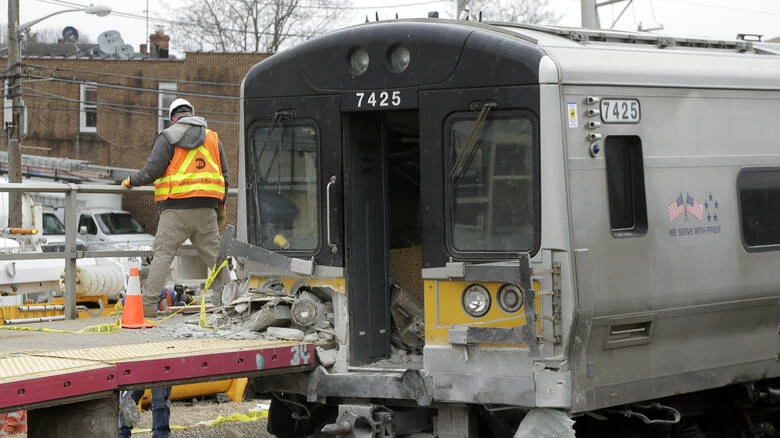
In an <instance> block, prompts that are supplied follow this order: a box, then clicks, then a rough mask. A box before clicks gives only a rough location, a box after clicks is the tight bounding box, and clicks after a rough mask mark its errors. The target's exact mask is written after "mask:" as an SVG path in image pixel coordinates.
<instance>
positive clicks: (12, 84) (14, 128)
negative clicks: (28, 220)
mask: <svg viewBox="0 0 780 438" xmlns="http://www.w3.org/2000/svg"><path fill="white" fill-rule="evenodd" d="M18 26H19V0H8V72H7V73H6V78H7V81H8V93H9V94H10V95H11V99H12V102H13V103H12V107H11V113H12V114H13V116H12V117H13V119H12V122H11V123H10V124H6V127H5V128H6V135H8V182H9V183H21V182H22V151H21V149H20V142H21V137H22V125H21V119H22V117H21V112H22V82H21V75H22V68H21V63H22V52H21V50H22V49H21V46H20V45H19V32H18V31H17V27H18ZM8 226H9V227H12V228H13V227H17V228H18V227H21V226H22V194H21V193H20V192H8Z"/></svg>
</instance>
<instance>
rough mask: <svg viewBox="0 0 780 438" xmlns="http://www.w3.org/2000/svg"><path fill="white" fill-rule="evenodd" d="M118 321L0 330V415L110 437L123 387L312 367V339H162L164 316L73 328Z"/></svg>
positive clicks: (37, 427) (62, 431)
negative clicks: (115, 326)
mask: <svg viewBox="0 0 780 438" xmlns="http://www.w3.org/2000/svg"><path fill="white" fill-rule="evenodd" d="M174 318H176V317H174ZM114 320H115V318H89V319H81V320H67V321H52V322H48V323H41V324H31V325H28V326H25V328H27V329H28V330H23V331H18V330H0V412H6V411H13V410H19V409H27V410H28V429H29V431H28V437H30V438H33V437H46V436H78V434H82V433H90V434H92V435H93V436H112V435H115V434H116V428H117V415H118V407H119V392H120V391H124V390H129V389H142V388H149V387H153V386H163V385H166V386H167V385H177V384H182V383H195V382H199V381H210V380H220V379H226V378H235V377H262V376H270V375H278V374H285V373H294V372H302V371H308V370H311V369H312V368H313V367H314V366H315V361H314V354H315V353H314V345H313V344H307V343H298V342H287V341H265V340H227V339H220V338H202V339H185V340H181V339H164V337H165V336H166V334H168V333H169V332H168V331H165V330H164V327H165V324H166V323H168V322H167V321H163V322H162V323H161V324H160V326H159V327H156V328H151V329H141V330H129V329H123V330H121V331H119V332H116V333H110V334H92V333H75V331H77V330H79V329H81V328H84V327H86V326H92V325H95V324H101V323H104V324H105V323H111V322H113V321H114ZM37 329H46V330H69V331H71V332H67V333H62V332H51V331H37ZM155 331H157V332H155Z"/></svg>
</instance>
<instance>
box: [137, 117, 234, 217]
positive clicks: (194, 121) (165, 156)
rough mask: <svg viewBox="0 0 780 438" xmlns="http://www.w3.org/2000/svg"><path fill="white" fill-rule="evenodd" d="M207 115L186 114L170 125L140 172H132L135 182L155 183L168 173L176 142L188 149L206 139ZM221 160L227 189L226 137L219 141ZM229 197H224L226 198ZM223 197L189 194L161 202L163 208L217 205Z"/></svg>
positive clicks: (162, 133) (210, 206)
mask: <svg viewBox="0 0 780 438" xmlns="http://www.w3.org/2000/svg"><path fill="white" fill-rule="evenodd" d="M206 127H207V123H206V119H204V118H203V117H197V116H184V117H181V118H179V120H177V121H176V123H174V124H173V125H171V126H169V127H168V128H166V129H165V130H163V132H161V133H160V135H158V136H157V138H156V139H155V140H154V147H153V148H152V154H151V155H150V156H149V159H148V160H146V164H145V165H144V167H142V168H141V169H140V170H138V172H135V173H134V174H132V175H130V184H131V185H132V186H134V187H135V186H143V185H147V184H152V183H153V182H154V180H156V179H157V178H159V177H161V176H163V175H164V174H165V169H167V168H168V165H169V164H170V163H171V160H172V159H173V152H174V145H175V146H179V147H182V148H185V149H195V148H197V147H198V146H200V145H202V144H203V141H204V140H205V139H206ZM219 162H220V163H221V165H222V176H223V177H224V178H225V192H226V193H227V186H228V165H227V157H226V156H225V149H224V148H223V147H222V140H220V141H219ZM224 201H225V198H223V199H222V202H224ZM218 202H219V201H218V200H217V199H216V198H207V197H203V198H185V199H166V200H165V201H161V202H158V203H157V206H158V208H159V209H160V210H166V209H189V208H216V207H217V203H218Z"/></svg>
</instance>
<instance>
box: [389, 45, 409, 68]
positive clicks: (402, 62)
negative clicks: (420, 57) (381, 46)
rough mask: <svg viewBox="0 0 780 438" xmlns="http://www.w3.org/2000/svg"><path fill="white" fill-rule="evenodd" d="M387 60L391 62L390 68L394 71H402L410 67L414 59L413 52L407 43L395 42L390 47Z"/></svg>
mask: <svg viewBox="0 0 780 438" xmlns="http://www.w3.org/2000/svg"><path fill="white" fill-rule="evenodd" d="M387 60H388V63H389V64H390V70H392V71H393V72H394V73H401V72H402V71H404V70H406V68H407V67H409V63H410V62H411V61H412V54H411V53H409V49H407V48H406V46H405V45H403V44H394V45H393V46H392V47H390V51H389V52H388V56H387Z"/></svg>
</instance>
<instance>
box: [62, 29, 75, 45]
mask: <svg viewBox="0 0 780 438" xmlns="http://www.w3.org/2000/svg"><path fill="white" fill-rule="evenodd" d="M62 39H63V40H65V42H66V43H75V42H76V41H78V40H79V31H78V30H76V28H75V27H73V26H67V27H65V29H62Z"/></svg>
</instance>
